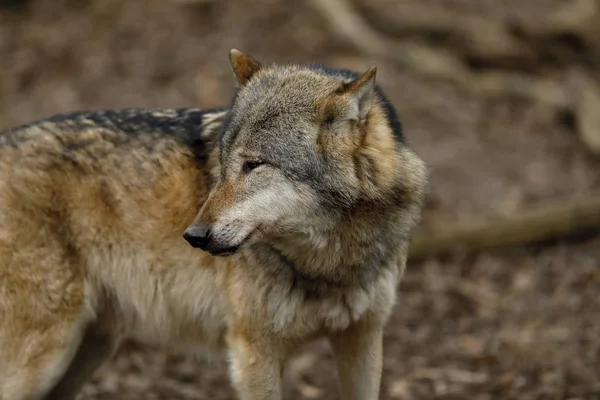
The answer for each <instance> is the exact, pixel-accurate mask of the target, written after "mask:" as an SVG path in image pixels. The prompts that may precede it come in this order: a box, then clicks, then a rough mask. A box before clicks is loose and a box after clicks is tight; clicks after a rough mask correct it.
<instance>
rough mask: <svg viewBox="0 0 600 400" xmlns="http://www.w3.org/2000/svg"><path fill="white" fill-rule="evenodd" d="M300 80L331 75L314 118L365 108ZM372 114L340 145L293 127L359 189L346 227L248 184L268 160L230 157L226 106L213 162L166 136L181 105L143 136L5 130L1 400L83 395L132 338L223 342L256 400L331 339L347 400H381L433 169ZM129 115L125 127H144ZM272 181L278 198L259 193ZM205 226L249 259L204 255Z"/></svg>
mask: <svg viewBox="0 0 600 400" xmlns="http://www.w3.org/2000/svg"><path fill="white" fill-rule="evenodd" d="M231 58H232V65H233V68H234V72H236V76H237V77H238V81H239V83H240V84H241V85H242V86H244V85H248V87H251V85H253V82H256V79H258V78H257V77H258V76H260V75H261V74H262V75H264V76H268V74H269V73H270V72H269V71H270V69H269V67H262V66H261V65H260V64H258V63H256V62H254V61H253V60H251V59H250V58H248V57H247V56H245V55H243V54H241V53H239V52H238V53H235V52H232V55H231ZM289 68H290V69H289V70H285V71H287V72H281V71H280V72H278V73H281V74H282V76H283V77H284V78H285V77H286V76H288V75H286V74H287V73H290V75H289V76H290V78H289V79H290V80H292V81H294V80H296V79H305V78H306V79H308V78H311V79H313V80H314V79H321V80H322V84H320V85H319V86H318V87H319V88H320V89H319V92H318V93H316V95H315V98H314V104H315V105H316V107H317V108H319V107H321V106H320V105H322V104H328V105H329V106H328V107H333V108H334V109H335V112H336V113H338V114H339V113H342V114H343V113H355V112H356V110H354V111H353V110H351V109H345V104H350V103H348V102H352V101H354V98H353V97H352V93H350V92H348V89H347V90H346V91H345V92H344V90H342V92H343V93H338V92H336V88H337V86H338V84H339V82H338V83H336V81H334V80H331V79H329V80H328V79H325V78H321V77H317V78H315V77H314V76H311V75H310V74H311V72H305V71H304V70H301V69H298V71H299V72H298V73H297V74H296V72H294V71H296V69H295V68H296V67H289ZM275 71H277V70H275ZM290 71H291V72H290ZM368 74H371V75H368ZM374 74H375V73H374V70H373V71H371V72H367V74H365V75H364V76H363V78H361V79H362V81H359V82H355V83H354V84H351V85H350V88H351V89H350V91H351V92H356V91H359V90H361V88H362V87H363V86H365V85H367V84H369V82H373V81H372V79H374ZM303 77H305V78H303ZM285 79H287V78H285ZM307 82H308V81H307ZM258 84H260V83H258ZM242 90H244V89H242ZM242 95H243V93H241V94H240V96H242ZM290 96H292V95H290ZM332 96H333V97H332ZM359 100H361V101H362V100H363V99H362V98H361V99H359ZM281 101H282V102H283V103H284V102H285V101H288V100H286V99H285V98H284V99H282V100H281ZM357 104H358V103H357ZM357 107H359V108H358V109H357V110H358V112H362V111H363V110H365V109H364V106H363V105H362V104H359V105H358V106H357ZM366 110H367V111H368V115H367V116H366V118H365V119H364V120H361V121H355V122H354V123H352V122H348V121H344V120H343V121H342V122H340V123H335V124H333V125H334V126H333V127H331V129H332V130H335V129H337V130H339V131H340V132H342V131H343V132H345V133H344V134H343V135H342V134H340V135H337V136H334V135H331V136H329V137H327V138H323V137H322V136H318V135H322V132H320V131H319V130H318V129H317V128H316V126H317V125H315V124H314V123H309V122H307V121H309V120H304V121H303V122H298V126H299V129H305V130H306V131H307V132H308V133H307V134H309V135H312V134H314V135H315V136H314V137H312V138H311V139H310V140H311V141H312V142H313V143H315V146H317V147H318V148H319V149H320V150H318V151H322V152H327V153H328V154H330V155H331V157H332V159H333V160H338V161H339V164H338V165H339V170H338V171H337V172H336V173H337V174H338V178H339V179H341V180H342V181H344V182H347V186H348V187H349V188H353V189H352V190H350V189H348V190H349V191H348V195H347V196H348V198H356V199H357V200H356V205H355V206H352V209H351V211H348V215H345V214H344V216H337V217H335V218H334V217H333V216H332V215H333V214H331V213H330V212H331V211H333V210H328V209H326V208H323V209H322V210H321V211H322V214H323V215H325V216H317V214H316V213H315V210H319V207H321V206H320V205H319V204H320V203H319V201H320V200H319V196H320V195H319V194H318V193H317V192H316V191H315V190H314V188H313V187H312V186H310V185H308V184H307V183H302V182H300V183H299V182H295V181H290V180H289V179H288V178H286V177H285V176H284V175H282V174H281V173H280V172H277V171H276V170H275V169H269V168H268V167H262V169H261V170H259V169H258V168H257V169H256V172H253V173H255V174H256V175H255V176H256V178H252V179H253V180H250V178H248V174H249V173H250V172H240V171H243V170H244V168H245V167H243V166H244V165H245V164H244V163H245V162H246V161H247V160H248V159H249V158H252V157H260V156H261V155H260V154H259V153H256V152H255V151H254V150H252V149H253V148H252V147H251V146H249V145H247V144H244V143H247V142H246V139H245V138H244V136H240V137H239V138H238V139H236V141H235V142H233V144H231V145H230V146H229V147H228V150H227V152H226V154H224V155H223V157H224V158H221V157H220V156H219V155H220V152H221V151H224V150H223V147H222V146H221V145H220V144H219V143H217V142H218V140H219V134H220V129H221V127H222V125H223V121H224V118H225V117H226V114H227V112H226V111H213V112H208V113H205V114H203V115H202V119H201V122H200V124H201V126H200V127H199V128H201V129H200V132H201V133H200V136H201V137H200V138H199V140H201V141H202V143H203V146H204V148H206V149H208V150H209V151H208V153H207V154H206V157H205V158H204V159H202V160H201V161H198V157H197V154H195V151H196V150H195V149H194V148H193V146H191V145H189V146H188V145H185V144H182V142H181V140H179V139H171V137H170V136H169V137H167V134H166V133H164V132H163V131H161V129H163V128H159V126H162V125H161V124H162V122H164V121H178V118H188V117H186V116H185V115H187V114H185V113H184V114H181V113H178V112H177V111H174V110H160V111H155V112H152V113H149V114H148V113H146V114H143V118H148V120H149V121H151V122H149V123H148V124H142V123H140V124H139V125H137V126H134V128H135V129H133V133H131V134H129V135H130V136H127V135H124V134H123V133H122V132H121V131H120V130H119V129H121V128H115V126H122V124H121V125H118V124H115V123H114V122H109V123H106V124H103V123H100V122H98V118H106V119H107V121H114V118H116V117H108V116H106V117H105V116H104V114H99V115H100V117H94V116H84V117H78V118H77V119H75V118H74V119H69V118H66V119H64V120H62V121H58V122H57V121H46V122H40V123H37V124H32V125H30V126H26V127H21V128H19V129H18V130H15V131H13V132H6V133H4V134H2V135H0V321H2V324H0V399H2V400H34V399H35V400H37V399H67V400H68V399H73V398H74V397H75V396H76V394H77V392H78V391H79V390H80V388H81V387H82V385H83V384H84V383H85V381H86V380H87V379H88V378H89V377H90V375H91V374H92V373H93V372H94V370H95V369H96V368H98V366H99V365H101V364H102V362H104V361H105V360H106V359H107V358H108V357H110V356H111V354H113V352H114V351H115V350H116V348H117V347H118V344H119V343H120V342H121V341H122V340H123V339H124V338H128V337H133V338H136V339H138V340H140V341H142V342H143V343H148V344H153V345H159V346H163V347H165V348H169V347H174V346H178V347H180V346H187V347H189V348H191V349H198V348H209V349H214V350H218V349H222V348H226V349H227V350H228V352H229V356H230V358H231V377H232V381H233V383H234V385H235V387H236V389H237V391H238V393H239V396H240V398H241V399H244V400H259V399H260V400H266V399H272V400H276V399H280V398H281V388H280V385H281V371H282V368H283V365H284V362H285V360H286V358H287V357H288V356H289V354H290V353H291V352H292V351H293V350H294V349H295V348H297V347H298V346H299V345H300V344H302V343H305V342H307V341H309V340H313V339H316V338H319V337H327V338H329V339H330V341H331V343H332V348H333V350H334V353H335V357H336V360H337V367H338V371H339V374H340V385H341V386H340V390H341V394H342V398H343V399H350V400H374V399H376V398H378V395H379V382H380V376H381V357H382V343H381V341H382V332H383V329H384V326H385V323H386V321H387V319H388V317H389V315H390V313H391V311H392V307H393V305H394V302H395V293H396V284H397V282H398V281H399V279H400V278H401V276H402V274H403V271H404V266H405V263H406V253H407V248H408V242H409V240H410V236H411V233H412V230H413V229H414V227H415V225H416V224H417V222H418V220H419V218H420V209H421V203H422V195H423V190H424V185H425V181H426V170H425V167H424V164H423V162H422V161H421V159H420V158H419V157H418V156H416V155H415V154H414V153H413V152H412V151H411V150H409V149H408V148H407V147H406V146H404V145H399V144H398V143H397V142H396V141H395V139H394V138H393V137H392V132H391V130H390V127H389V124H388V121H387V119H386V116H385V114H384V112H383V109H382V107H381V105H380V104H379V103H378V102H377V101H376V100H374V101H373V104H372V105H370V104H369V105H368V109H366ZM190 112H195V111H190ZM325 114H326V112H325ZM338 114H336V115H338ZM106 115H108V114H106ZM127 115H129V114H126V116H125V117H123V118H124V119H123V121H125V122H122V121H121V122H122V123H131V124H134V125H135V124H136V123H137V122H127V121H137V119H135V120H134V119H132V120H128V119H127V118H128V117H127ZM182 115H184V116H182ZM311 115H312V114H311ZM258 116H260V115H258ZM111 118H112V119H111ZM119 118H121V117H119ZM136 118H137V117H136ZM311 118H312V117H311ZM319 118H320V117H319ZM75 121H76V122H75ZM182 121H183V119H182ZM185 121H190V119H189V118H188V119H185ZM159 122H160V123H159ZM185 123H188V122H185ZM182 124H183V122H182ZM155 126H156V127H157V128H153V127H155ZM122 129H125V128H122ZM154 129H155V130H154ZM179 129H180V128H179V127H177V128H176V131H177V132H179ZM181 129H182V130H181V132H184V130H183V128H181ZM319 129H320V128H319ZM328 129H329V128H328ZM138 131H139V132H138ZM165 132H166V131H165ZM311 132H312V133H311ZM319 132H320V133H319ZM184 133H185V132H184ZM184 133H182V134H184ZM185 134H186V135H187V133H185ZM240 135H242V134H240ZM186 137H187V136H186ZM173 138H175V136H173ZM248 140H253V139H252V137H251V136H248ZM148 144H150V145H151V146H148ZM221 159H225V160H226V163H227V164H226V165H221V164H220V160H221ZM372 163H375V165H370V164H372ZM261 171H262V172H261ZM259 182H261V183H260V184H261V185H266V186H261V187H263V189H261V190H258V191H252V190H253V189H252V188H253V187H254V186H253V185H256V184H258V183H259ZM399 182H401V183H402V186H401V187H402V194H401V196H400V195H399V194H398V193H396V192H397V190H398V189H397V188H398V187H399V186H398V184H399ZM352 196H354V197H352ZM394 196H395V197H394ZM398 196H400V197H401V199H400V200H393V199H395V198H396V197H398ZM398 198H399V197H398ZM377 204H379V205H378V206H374V205H377ZM198 210H200V211H198ZM383 210H385V212H384V211H383ZM330 214H331V215H330ZM319 215H320V214H319ZM200 223H203V224H209V225H210V226H211V227H212V228H214V229H215V230H217V229H223V230H224V232H226V233H224V234H223V235H222V241H223V242H228V241H229V242H231V243H233V244H236V245H237V244H238V243H237V242H240V243H241V242H243V243H241V244H240V246H239V247H240V249H239V250H238V251H236V252H235V253H234V254H233V255H230V256H228V257H215V256H212V255H211V254H209V252H205V251H201V250H198V249H194V248H192V247H191V246H190V245H189V244H188V243H187V242H186V241H185V240H184V239H183V238H182V233H183V232H184V231H186V232H187V231H189V230H190V229H192V228H193V227H196V226H197V225H198V224H200ZM291 227H296V228H294V229H292V228H291ZM186 229H187V230H186ZM374 235H375V236H377V235H380V236H377V237H381V238H387V237H388V235H389V237H390V238H393V239H389V240H388V239H385V240H383V239H381V240H383V241H377V240H375V239H373V237H374ZM234 242H236V243H234ZM392 244H393V245H394V246H395V247H394V248H388V247H389V246H391V245H392ZM396 244H397V246H396ZM365 246H368V247H365ZM386 246H387V247H386ZM365 249H369V251H373V252H374V253H373V254H379V253H381V254H385V257H384V256H382V261H381V265H373V266H372V267H369V268H367V267H365V268H366V270H364V271H363V269H362V268H363V267H362V266H363V265H365V262H367V261H369V262H370V259H371V256H369V255H368V252H365Z"/></svg>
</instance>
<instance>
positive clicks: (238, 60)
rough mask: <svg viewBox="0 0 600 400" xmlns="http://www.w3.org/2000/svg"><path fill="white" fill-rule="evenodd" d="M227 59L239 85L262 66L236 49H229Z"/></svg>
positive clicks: (244, 82)
mask: <svg viewBox="0 0 600 400" xmlns="http://www.w3.org/2000/svg"><path fill="white" fill-rule="evenodd" d="M229 61H230V62H231V67H232V68H233V73H234V74H235V77H236V78H237V81H238V83H239V84H240V85H245V84H246V83H247V82H248V81H249V80H250V78H252V75H254V74H255V73H256V72H257V71H258V70H259V69H261V68H262V66H261V65H260V64H259V63H258V62H257V61H255V60H254V59H252V58H251V57H249V56H247V55H246V54H244V53H242V52H241V51H239V50H237V49H231V50H229Z"/></svg>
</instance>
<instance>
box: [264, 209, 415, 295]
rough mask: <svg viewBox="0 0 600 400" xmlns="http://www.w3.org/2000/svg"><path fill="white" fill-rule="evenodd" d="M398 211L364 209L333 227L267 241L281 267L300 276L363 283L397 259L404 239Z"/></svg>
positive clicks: (346, 283)
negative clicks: (359, 213) (360, 213)
mask: <svg viewBox="0 0 600 400" xmlns="http://www.w3.org/2000/svg"><path fill="white" fill-rule="evenodd" d="M401 214H402V212H401V211H397V212H396V213H394V212H390V213H382V212H381V210H373V211H366V212H364V213H363V214H362V215H361V216H359V217H356V216H355V217H354V218H348V219H344V220H342V221H341V222H339V223H338V224H335V226H334V227H333V228H329V229H326V230H322V231H318V230H314V231H312V232H307V233H304V234H302V235H297V236H295V237H293V238H284V239H277V240H274V241H272V242H271V243H270V246H271V250H272V251H273V253H274V255H275V256H277V257H279V258H280V261H281V262H282V263H283V264H285V267H286V268H288V269H291V271H292V272H293V273H294V274H297V275H299V276H300V277H302V278H304V279H309V280H313V281H321V282H323V283H327V284H331V285H339V286H353V285H364V284H368V283H369V282H371V281H374V280H376V279H377V278H378V277H379V276H380V274H381V272H382V269H383V268H389V266H390V265H392V264H393V263H394V262H397V258H398V254H400V250H401V247H402V246H403V245H404V244H405V243H406V242H407V238H408V234H407V232H403V229H399V228H401V227H402V225H401V220H402V215H401Z"/></svg>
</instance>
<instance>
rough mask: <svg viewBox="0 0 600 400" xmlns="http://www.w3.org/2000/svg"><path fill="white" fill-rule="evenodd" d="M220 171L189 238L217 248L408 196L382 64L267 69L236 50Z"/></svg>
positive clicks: (231, 248) (228, 249) (325, 222)
mask: <svg viewBox="0 0 600 400" xmlns="http://www.w3.org/2000/svg"><path fill="white" fill-rule="evenodd" d="M230 61H231V65H232V67H233V71H234V73H235V76H236V78H237V81H238V84H239V90H238V92H237V95H236V97H235V99H234V100H233V103H232V106H231V110H230V112H229V116H228V121H227V122H226V124H225V126H224V130H223V133H222V136H221V142H220V152H221V153H220V168H221V169H220V178H219V181H218V183H217V184H216V185H215V187H214V189H213V190H212V191H211V193H210V195H209V197H208V199H207V200H206V202H205V203H204V205H203V206H202V208H201V210H200V212H199V214H198V216H197V217H196V220H195V221H194V223H193V224H192V225H190V226H189V227H188V229H187V230H186V232H185V234H184V237H185V238H186V239H187V240H188V241H189V242H190V243H191V244H192V245H193V246H195V247H200V248H202V249H203V250H207V251H209V252H210V253H212V254H213V255H229V254H232V253H234V252H235V251H236V250H237V249H238V248H240V246H241V245H243V244H244V243H248V242H252V241H256V240H260V239H261V238H263V239H264V238H268V237H269V236H286V235H294V234H296V233H303V234H310V232H311V231H312V230H315V229H325V227H327V226H330V227H331V226H333V225H335V221H336V218H343V216H344V215H348V214H349V212H350V211H351V210H352V208H353V207H354V206H356V205H357V204H358V203H365V202H372V203H373V205H374V206H379V207H382V206H383V207H385V205H386V204H389V203H390V202H392V203H393V202H399V201H401V200H400V197H401V196H400V195H399V192H401V191H402V190H403V189H402V182H400V181H399V174H401V172H400V171H401V168H400V167H401V164H402V162H403V156H402V151H401V149H402V148H403V143H402V136H401V132H400V125H399V123H398V122H397V119H396V116H395V113H394V111H393V109H392V108H391V106H390V105H389V104H388V103H387V102H386V100H385V98H384V97H383V94H382V93H381V92H380V90H379V89H378V88H377V87H376V85H375V74H376V69H375V68H371V69H369V70H368V71H366V72H365V73H363V74H362V75H361V74H355V73H352V72H349V71H337V70H330V69H327V68H324V67H318V66H317V67H308V66H298V65H283V66H282V65H272V66H263V65H261V64H260V63H258V62H257V61H255V60H253V59H252V58H250V57H248V56H247V55H245V54H243V53H241V52H240V51H237V50H231V52H230Z"/></svg>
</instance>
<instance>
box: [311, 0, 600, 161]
mask: <svg viewBox="0 0 600 400" xmlns="http://www.w3.org/2000/svg"><path fill="white" fill-rule="evenodd" d="M307 1H308V3H309V4H311V6H312V7H313V8H314V9H315V10H316V11H317V12H318V13H319V14H320V15H321V16H322V17H323V19H324V20H325V21H326V22H327V23H328V25H329V26H330V28H331V29H332V30H333V31H334V32H335V33H337V35H338V36H340V37H342V38H344V39H346V40H347V41H348V42H350V43H351V44H352V45H354V47H356V48H357V49H358V50H359V51H360V52H361V53H363V54H365V55H369V56H373V57H377V58H383V59H388V60H390V61H392V62H393V63H395V64H396V65H399V66H400V67H402V68H405V69H407V70H408V71H410V72H412V73H414V74H417V75H420V76H424V77H429V78H434V79H440V80H444V81H447V82H451V83H453V84H456V85H457V86H460V87H461V88H463V89H464V90H467V91H470V92H472V93H476V94H479V95H484V96H488V97H517V98H522V99H525V100H528V101H531V102H534V103H536V104H542V105H545V106H549V107H552V108H555V109H557V110H559V111H563V112H567V113H570V114H572V115H574V117H575V120H576V123H577V126H578V128H579V129H580V131H579V134H580V135H581V139H582V141H583V143H584V145H586V147H587V148H588V149H589V150H590V151H591V152H592V153H593V154H596V155H600V117H599V115H600V89H599V88H598V86H597V84H596V83H595V82H594V81H593V80H591V79H589V78H586V79H585V80H586V82H587V83H586V84H585V85H579V86H577V87H572V86H571V85H570V84H569V82H567V81H566V80H561V79H556V78H555V79H548V78H543V77H536V76H532V75H527V74H524V73H521V72H514V71H499V70H497V69H496V70H494V71H490V70H483V71H481V72H476V71H474V70H473V69H472V68H470V67H469V66H468V65H467V64H466V63H465V62H464V61H463V58H462V57H460V56H459V55H458V54H457V52H456V51H454V52H452V51H448V50H444V49H441V48H433V47H430V46H427V45H425V44H416V43H411V42H409V41H408V40H405V41H401V40H398V38H397V37H392V36H390V35H386V34H385V33H383V32H382V31H380V30H377V29H375V27H374V26H373V25H371V24H370V23H369V21H368V20H366V19H363V18H362V16H361V14H360V13H359V12H358V11H357V10H356V9H355V8H354V7H353V4H352V3H351V1H350V0H307ZM598 3H599V0H576V1H573V2H569V3H568V4H567V5H565V6H563V8H560V9H558V10H557V11H556V12H555V13H553V14H551V15H549V16H545V17H540V20H539V21H537V22H535V21H533V22H531V24H530V25H528V26H527V27H525V26H523V25H520V26H519V29H521V30H522V31H523V32H522V35H525V36H529V37H543V36H552V35H555V36H556V35H558V36H560V35H561V34H565V33H572V34H576V36H577V37H582V38H583V40H584V42H586V43H588V42H589V43H590V44H591V43H596V42H597V44H598V46H595V48H599V47H600V6H599V4H598ZM403 7H405V8H406V9H407V12H406V13H396V14H395V17H394V18H395V22H394V24H392V23H391V22H390V21H391V19H390V18H391V17H389V16H385V17H384V16H379V17H375V16H373V15H371V21H375V22H374V23H375V24H376V25H377V26H378V27H379V28H382V27H383V28H382V30H384V31H387V32H390V31H394V30H395V32H396V33H397V35H401V32H405V33H406V32H410V31H417V30H420V31H428V32H430V33H431V32H445V33H448V34H453V35H455V36H456V37H459V38H461V39H462V41H463V43H464V44H465V46H466V47H467V48H468V49H470V50H471V51H472V52H474V53H473V54H471V55H475V56H477V57H480V58H481V57H487V58H488V59H489V60H488V61H489V64H490V65H494V57H504V58H507V57H509V56H510V57H512V58H513V62H518V61H519V60H520V59H521V62H525V61H524V60H523V57H525V58H526V57H527V49H526V48H525V47H524V45H523V43H520V42H518V41H517V40H516V39H515V37H514V36H513V35H512V34H511V29H512V28H511V27H510V26H505V25H502V24H500V23H499V22H497V21H491V20H487V19H485V18H482V17H473V16H460V15H458V16H457V15H453V16H452V17H448V16H447V13H440V12H438V13H436V12H435V10H430V9H429V8H427V9H425V8H424V7H423V6H420V5H406V4H403ZM371 14H372V13H371ZM513 28H514V27H513ZM592 47H593V46H592ZM515 60H516V61H515ZM496 61H497V60H496ZM580 75H582V74H580ZM582 98H585V99H588V100H589V101H582V100H581V99H582Z"/></svg>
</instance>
